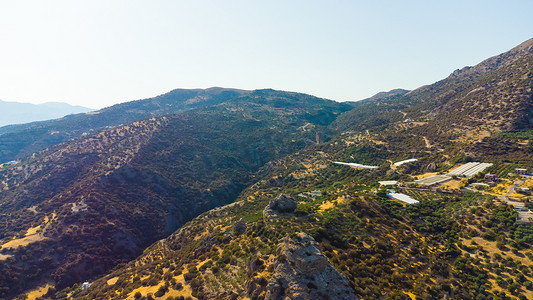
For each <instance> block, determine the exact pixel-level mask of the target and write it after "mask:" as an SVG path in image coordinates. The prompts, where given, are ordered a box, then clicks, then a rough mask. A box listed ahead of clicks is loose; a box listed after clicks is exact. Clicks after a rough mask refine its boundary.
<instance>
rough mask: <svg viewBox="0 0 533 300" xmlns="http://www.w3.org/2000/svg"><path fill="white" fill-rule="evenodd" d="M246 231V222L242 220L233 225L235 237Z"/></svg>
mask: <svg viewBox="0 0 533 300" xmlns="http://www.w3.org/2000/svg"><path fill="white" fill-rule="evenodd" d="M245 231H246V222H244V220H243V219H242V218H241V219H240V220H239V221H237V222H235V223H234V224H233V233H234V234H235V235H241V234H243V233H244V232H245Z"/></svg>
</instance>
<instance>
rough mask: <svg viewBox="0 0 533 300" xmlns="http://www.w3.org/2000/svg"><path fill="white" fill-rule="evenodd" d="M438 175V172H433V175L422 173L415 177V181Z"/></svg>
mask: <svg viewBox="0 0 533 300" xmlns="http://www.w3.org/2000/svg"><path fill="white" fill-rule="evenodd" d="M437 174H439V173H438V172H433V173H424V174H422V175H417V176H416V179H422V178H426V177H429V176H433V175H437Z"/></svg>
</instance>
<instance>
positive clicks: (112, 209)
mask: <svg viewBox="0 0 533 300" xmlns="http://www.w3.org/2000/svg"><path fill="white" fill-rule="evenodd" d="M349 108H350V106H348V105H345V104H340V103H336V102H333V101H327V100H323V99H318V98H314V97H312V96H308V95H303V94H296V93H288V92H278V91H272V90H260V91H254V92H251V93H249V94H248V95H246V96H242V97H237V98H234V99H231V100H229V101H226V102H223V103H220V104H219V105H214V106H210V107H205V108H199V109H193V110H190V111H187V112H184V113H181V114H176V115H168V116H164V117H157V118H151V119H147V120H143V121H137V122H134V123H131V124H129V125H125V126H121V127H117V128H115V129H111V130H107V131H103V132H100V133H97V134H93V135H89V136H87V137H84V138H81V139H79V140H75V141H71V142H67V143H65V144H61V145H58V146H55V147H53V148H52V149H49V150H47V151H44V152H42V153H39V154H37V155H35V156H34V157H32V158H31V159H29V160H27V161H23V162H21V163H20V164H17V165H11V166H9V167H8V168H7V169H4V170H3V171H2V172H1V173H0V176H1V180H0V181H1V183H2V187H1V188H0V189H2V192H0V219H1V220H2V222H0V223H1V224H2V225H0V238H2V240H3V245H2V247H3V249H2V257H1V259H2V260H0V265H1V267H2V269H3V270H5V271H4V272H3V273H2V274H0V286H2V288H0V292H1V293H2V295H0V296H13V295H16V294H17V293H20V292H21V291H23V290H26V289H28V288H31V287H34V286H36V285H37V284H40V283H43V282H50V283H53V284H54V285H55V286H56V287H57V288H62V287H64V286H67V285H70V284H73V283H75V282H79V281H82V280H84V279H86V278H91V277H93V276H95V275H96V274H100V273H102V272H104V271H106V270H108V269H109V268H110V267H112V266H114V265H116V264H117V263H119V262H125V261H127V260H129V259H131V258H133V257H135V256H136V255H138V254H140V253H141V252H142V249H144V247H146V246H148V245H149V244H150V243H152V242H154V241H155V240H157V239H159V238H162V237H165V236H167V235H168V234H170V233H171V232H173V231H174V230H175V229H176V228H178V227H179V226H181V225H182V224H184V223H185V222H186V221H187V220H190V219H191V218H193V217H195V216H196V215H198V214H200V213H201V212H203V211H206V210H208V209H211V208H213V207H216V206H220V205H223V204H227V203H230V202H232V201H233V200H234V199H235V198H236V197H237V195H238V194H239V193H240V191H241V190H242V189H244V188H245V187H246V186H247V185H249V184H250V183H252V182H254V180H255V179H254V177H253V174H254V172H255V171H256V170H257V169H258V168H259V167H261V166H263V165H264V164H266V163H267V162H268V161H270V160H272V159H275V158H279V157H282V156H285V155H288V154H290V153H292V152H294V151H297V150H299V149H302V148H304V147H306V146H308V145H311V144H314V143H316V139H317V137H318V139H325V138H327V137H328V136H330V133H329V131H328V129H327V127H326V126H327V125H328V124H330V123H331V122H332V121H333V120H334V119H335V118H336V116H337V115H338V114H340V113H341V112H343V111H346V110H348V109H349ZM18 245H20V246H21V247H18V248H17V246H18Z"/></svg>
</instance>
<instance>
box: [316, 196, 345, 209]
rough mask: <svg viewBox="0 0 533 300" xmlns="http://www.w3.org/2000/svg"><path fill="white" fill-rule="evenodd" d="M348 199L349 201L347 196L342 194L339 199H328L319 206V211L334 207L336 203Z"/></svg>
mask: <svg viewBox="0 0 533 300" xmlns="http://www.w3.org/2000/svg"><path fill="white" fill-rule="evenodd" d="M347 201H348V199H346V198H344V197H342V196H340V197H338V198H337V199H335V200H333V201H326V202H324V203H322V204H321V205H320V206H319V207H318V212H324V211H325V210H327V209H330V208H333V207H335V206H336V205H338V204H341V203H346V202H347Z"/></svg>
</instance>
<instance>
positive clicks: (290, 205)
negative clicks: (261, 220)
mask: <svg viewBox="0 0 533 300" xmlns="http://www.w3.org/2000/svg"><path fill="white" fill-rule="evenodd" d="M296 206H297V202H296V200H294V199H293V198H292V197H291V196H290V195H286V194H280V195H278V196H277V197H276V198H275V199H272V200H270V202H269V203H268V205H267V207H265V210H264V211H263V216H264V217H265V218H269V217H272V216H274V215H278V214H280V213H292V212H294V210H296Z"/></svg>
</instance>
